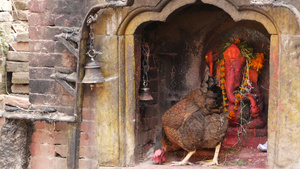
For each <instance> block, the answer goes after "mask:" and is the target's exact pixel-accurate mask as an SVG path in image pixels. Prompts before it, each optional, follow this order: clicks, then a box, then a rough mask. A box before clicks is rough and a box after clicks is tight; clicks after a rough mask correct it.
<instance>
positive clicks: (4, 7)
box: [0, 0, 12, 11]
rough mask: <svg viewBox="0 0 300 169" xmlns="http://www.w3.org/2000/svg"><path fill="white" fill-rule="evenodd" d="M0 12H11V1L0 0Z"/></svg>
mask: <svg viewBox="0 0 300 169" xmlns="http://www.w3.org/2000/svg"><path fill="white" fill-rule="evenodd" d="M0 4H1V6H0V11H12V5H11V0H0Z"/></svg>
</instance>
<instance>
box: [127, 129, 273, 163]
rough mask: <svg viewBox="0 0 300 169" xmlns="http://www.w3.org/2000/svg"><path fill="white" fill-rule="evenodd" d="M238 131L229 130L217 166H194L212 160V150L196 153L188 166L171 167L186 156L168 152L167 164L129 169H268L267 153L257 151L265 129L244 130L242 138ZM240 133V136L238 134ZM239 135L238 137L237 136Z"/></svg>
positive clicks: (180, 152) (265, 139) (265, 133)
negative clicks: (199, 162) (171, 163)
mask: <svg viewBox="0 0 300 169" xmlns="http://www.w3.org/2000/svg"><path fill="white" fill-rule="evenodd" d="M239 131H240V130H239V129H236V128H230V129H229V130H228V133H227V136H226V138H225V140H224V143H223V145H222V148H221V151H220V155H219V163H220V165H219V166H211V167H203V166H199V165H197V164H196V162H197V161H202V160H209V159H212V157H213V154H214V150H201V151H197V153H196V154H194V155H193V156H192V158H191V159H190V160H189V161H190V162H192V163H194V164H193V165H188V166H171V165H170V162H171V161H180V160H181V159H183V157H184V156H185V155H186V152H185V151H183V150H180V151H176V152H170V153H168V154H167V156H168V157H167V162H166V163H164V164H163V165H156V164H154V163H153V161H152V160H151V159H150V157H151V156H152V155H149V158H148V160H145V161H143V162H141V163H140V164H139V165H137V166H135V167H129V168H130V169H192V168H193V169H206V168H218V169H246V168H247V169H261V168H268V165H267V153H266V152H261V151H260V150H258V149H257V146H258V144H264V143H265V142H266V141H267V129H266V128H265V129H252V130H246V131H244V132H246V133H247V134H246V133H244V134H246V135H247V137H244V136H243V134H242V132H239ZM238 133H240V134H238ZM238 135H239V136H238Z"/></svg>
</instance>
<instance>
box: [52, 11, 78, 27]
mask: <svg viewBox="0 0 300 169" xmlns="http://www.w3.org/2000/svg"><path fill="white" fill-rule="evenodd" d="M82 20H83V18H82V17H80V16H78V15H72V14H66V15H61V14H59V15H57V16H56V17H55V18H54V21H53V22H54V25H55V26H66V27H80V25H81V23H82Z"/></svg>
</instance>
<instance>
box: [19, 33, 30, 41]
mask: <svg viewBox="0 0 300 169" xmlns="http://www.w3.org/2000/svg"><path fill="white" fill-rule="evenodd" d="M16 40H17V42H29V33H28V32H22V33H17V38H16Z"/></svg>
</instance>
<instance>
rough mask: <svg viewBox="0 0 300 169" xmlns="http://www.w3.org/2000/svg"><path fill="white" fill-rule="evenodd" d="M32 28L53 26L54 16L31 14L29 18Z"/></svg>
mask: <svg viewBox="0 0 300 169" xmlns="http://www.w3.org/2000/svg"><path fill="white" fill-rule="evenodd" d="M28 24H29V25H30V26H52V25H54V15H52V14H49V13H47V12H45V13H30V15H29V16H28Z"/></svg>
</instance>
